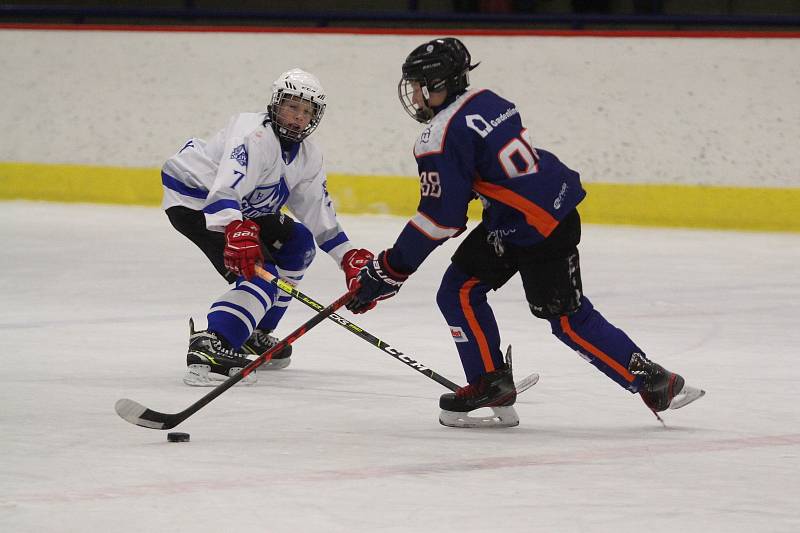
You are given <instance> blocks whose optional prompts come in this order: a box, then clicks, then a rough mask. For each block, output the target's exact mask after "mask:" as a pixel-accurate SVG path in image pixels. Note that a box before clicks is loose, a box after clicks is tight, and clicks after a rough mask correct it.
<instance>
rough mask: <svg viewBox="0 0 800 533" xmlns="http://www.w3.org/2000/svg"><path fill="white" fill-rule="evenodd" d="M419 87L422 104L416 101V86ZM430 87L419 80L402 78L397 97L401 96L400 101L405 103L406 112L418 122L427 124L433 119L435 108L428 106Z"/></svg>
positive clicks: (398, 85)
mask: <svg viewBox="0 0 800 533" xmlns="http://www.w3.org/2000/svg"><path fill="white" fill-rule="evenodd" d="M415 86H417V87H419V89H418V90H419V91H420V94H421V96H422V104H421V105H417V104H416V103H415V102H414V87H415ZM430 96H431V95H430V93H429V92H428V87H427V86H425V85H421V84H420V82H419V81H416V80H409V79H406V78H400V82H399V83H398V84H397V97H398V98H400V103H401V104H402V105H403V109H405V111H406V113H408V114H409V116H410V117H411V118H413V119H414V120H416V121H417V122H421V123H423V124H427V123H428V122H430V121H431V120H432V119H433V115H434V113H433V109H431V108H430V107H429V106H428V98H430Z"/></svg>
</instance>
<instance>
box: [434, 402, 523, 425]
mask: <svg viewBox="0 0 800 533" xmlns="http://www.w3.org/2000/svg"><path fill="white" fill-rule="evenodd" d="M489 409H491V410H492V416H470V415H469V413H461V412H456V411H445V410H444V409H442V412H441V413H439V423H440V424H441V425H443V426H447V427H451V428H510V427H514V426H518V425H519V416H518V415H517V411H516V410H515V409H514V407H513V406H507V407H490V408H489ZM476 411H480V409H476ZM471 412H475V411H471Z"/></svg>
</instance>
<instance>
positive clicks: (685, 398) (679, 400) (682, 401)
mask: <svg viewBox="0 0 800 533" xmlns="http://www.w3.org/2000/svg"><path fill="white" fill-rule="evenodd" d="M705 394H706V391H704V390H703V389H696V388H694V387H690V386H688V385H684V386H683V389H681V392H679V393H678V394H677V395H676V396H675V397H674V398H673V399H672V401H671V402H670V403H669V408H670V409H680V408H681V407H685V406H687V405H689V404H690V403H692V402H693V401H695V400H699V399H700V398H702V397H703V396H705Z"/></svg>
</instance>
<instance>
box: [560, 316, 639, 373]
mask: <svg viewBox="0 0 800 533" xmlns="http://www.w3.org/2000/svg"><path fill="white" fill-rule="evenodd" d="M561 329H563V330H564V333H566V334H567V335H568V336H569V338H570V339H572V342H574V343H575V344H577V345H578V346H580V347H581V348H583V349H584V350H586V351H587V352H589V353H590V354H592V355H594V356H595V357H597V358H598V359H600V360H601V361H603V362H604V363H605V364H607V365H608V366H609V367H611V368H613V369H614V371H616V372H617V374H619V375H620V376H622V377H623V378H625V380H626V381H628V382H629V383H630V382H632V381H633V380H634V379H636V376H634V375H633V374H631V373H630V371H629V370H628V369H627V368H625V367H624V366H622V365H621V364H619V363H618V362H616V361H615V360H614V359H612V358H611V357H610V356H609V355H607V354H606V353H604V352H603V351H602V350H600V349H599V348H598V347H597V346H595V345H594V344H592V343H590V342H589V341H587V340H586V339H584V338H583V337H581V336H580V335H578V334H577V333H575V331H574V330H573V329H572V327H571V326H570V325H569V319H568V318H567V317H566V316H562V317H561Z"/></svg>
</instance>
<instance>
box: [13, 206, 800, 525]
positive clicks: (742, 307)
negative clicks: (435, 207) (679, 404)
mask: <svg viewBox="0 0 800 533" xmlns="http://www.w3.org/2000/svg"><path fill="white" fill-rule="evenodd" d="M342 220H343V223H344V224H345V227H346V229H347V231H348V233H349V234H350V236H351V239H352V240H353V241H354V242H355V243H357V244H358V245H363V246H368V247H370V248H373V249H375V250H378V249H381V248H384V247H386V246H389V245H391V244H392V242H393V241H394V238H395V236H396V234H397V233H398V232H399V230H400V229H401V228H402V226H403V224H404V223H405V220H404V219H400V218H392V217H351V216H343V217H342ZM0 242H2V246H0V273H1V274H0V294H2V306H0V356H1V357H2V361H3V369H2V375H3V378H2V382H0V531H3V532H45V531H46V532H106V531H109V532H115V533H125V532H145V531H147V532H150V531H155V532H167V531H181V532H183V531H185V532H191V533H199V532H223V531H224V532H242V531H247V532H249V531H267V532H292V533H304V532H348V533H349V532H376V531H381V532H385V531H389V532H412V531H413V532H434V533H439V532H459V533H466V532H476V533H477V532H481V533H483V532H489V531H498V532H504V533H510V532H531V531H542V532H559V533H562V532H612V533H620V532H627V531H640V532H641V531H646V532H648V533H650V532H668V533H675V532H701V531H702V532H731V531H744V532H797V531H800V502H799V500H800V408H799V407H798V402H800V396H799V395H798V390H800V385H799V384H800V365H798V356H800V353H799V348H798V347H800V275H798V272H799V271H800V268H799V267H798V264H800V235H797V234H768V233H733V232H720V231H692V230H675V229H641V228H623V227H607V226H592V225H587V226H585V227H584V242H583V243H582V245H581V254H582V258H581V262H582V269H583V280H584V289H585V292H586V294H587V296H588V297H589V298H590V299H591V300H592V301H593V303H594V304H595V306H596V307H597V308H598V309H599V310H600V311H601V312H602V313H603V314H604V315H605V316H606V318H608V319H609V320H610V321H611V322H612V323H614V324H615V325H617V326H619V327H621V328H622V329H624V330H625V331H626V332H627V333H628V334H629V335H630V336H631V337H632V338H633V339H634V340H635V341H636V342H637V343H638V344H639V345H640V346H641V347H642V348H644V349H645V350H646V352H647V353H648V355H649V356H650V357H651V358H653V359H655V360H656V361H657V362H659V363H661V364H662V365H664V366H666V367H667V368H669V369H672V370H675V371H678V372H680V373H681V374H683V375H684V376H685V377H686V378H687V381H688V382H689V383H691V384H693V385H696V386H702V387H703V388H705V389H706V390H707V391H708V394H707V395H706V397H705V398H703V399H701V400H700V401H698V402H696V403H694V404H692V405H690V406H688V407H686V408H685V409H682V410H678V411H670V412H667V413H666V414H665V416H664V418H665V421H666V424H667V427H666V428H664V427H662V426H661V424H659V423H658V421H657V420H656V419H655V418H654V417H653V415H652V414H651V413H650V412H649V411H648V410H647V409H646V408H645V406H644V404H643V403H642V402H641V400H640V399H639V398H638V397H636V396H632V395H630V394H629V393H627V392H625V391H624V390H622V389H621V388H620V387H619V386H617V385H616V384H614V383H613V382H611V381H610V380H609V379H607V378H606V377H605V376H603V375H602V374H601V373H600V372H598V371H597V370H595V369H594V368H593V367H591V366H590V365H588V364H587V363H586V362H584V361H583V360H582V359H581V358H580V357H578V356H577V354H575V353H574V352H572V351H571V350H569V349H568V348H567V347H566V346H564V345H563V344H561V343H560V342H559V341H558V340H557V339H556V338H555V337H553V336H552V335H551V334H550V331H549V326H548V324H547V323H546V322H544V321H542V320H538V319H535V318H534V317H533V316H532V315H531V314H530V313H529V312H528V309H527V306H526V304H525V301H524V297H523V295H522V292H521V285H520V283H519V280H518V278H516V279H514V280H512V282H510V283H509V284H508V285H507V286H506V287H504V288H503V289H502V290H501V291H500V292H499V293H494V294H491V295H490V302H491V303H492V304H493V307H494V310H495V314H496V315H497V317H498V320H499V322H500V326H501V334H502V336H503V345H504V346H505V345H506V344H508V343H511V344H512V345H513V346H514V354H515V356H516V357H515V368H516V375H517V377H518V378H520V377H522V376H524V375H526V374H529V373H531V372H539V373H540V374H541V381H540V382H539V384H538V385H536V386H535V387H534V388H533V389H531V390H529V391H528V392H526V393H525V394H523V395H521V396H520V397H519V400H518V403H517V411H518V413H519V415H520V419H521V423H520V425H519V427H516V428H509V429H501V430H461V429H452V428H445V427H442V426H440V425H439V424H438V422H437V415H438V405H437V401H438V397H439V395H440V394H441V393H443V392H446V389H444V388H443V387H442V386H440V385H439V384H438V383H436V382H434V381H432V380H430V379H428V378H426V377H425V376H423V375H421V374H418V373H417V372H414V371H413V370H411V369H410V368H408V367H406V366H405V365H403V364H401V363H399V362H398V361H396V360H394V359H393V358H391V357H390V356H388V355H386V354H384V353H383V352H381V351H379V350H378V349H376V348H374V347H373V346H371V345H370V344H368V343H366V342H364V341H363V340H361V339H359V338H358V337H356V336H355V335H353V334H352V333H349V332H348V331H346V330H345V329H343V328H341V327H339V326H337V325H336V324H334V323H332V322H330V321H325V322H323V323H322V324H320V325H319V326H318V327H317V328H315V329H313V330H311V331H310V332H309V333H308V334H307V335H305V336H304V337H302V338H301V339H299V340H298V341H297V344H296V345H295V355H294V356H293V358H292V361H293V362H292V365H291V366H290V367H289V368H288V369H286V370H284V371H280V372H274V373H266V372H262V373H260V374H259V376H260V380H259V382H258V384H256V385H255V386H252V387H246V386H239V385H237V386H236V387H234V388H232V389H231V390H229V391H227V392H226V393H224V394H223V395H222V396H220V397H219V398H217V399H216V400H214V401H213V402H212V403H210V404H209V405H208V406H206V407H205V408H204V409H202V410H201V411H199V412H198V413H197V414H195V415H194V416H192V417H191V418H189V419H188V420H187V421H186V422H184V423H183V424H181V425H180V426H179V427H178V428H177V430H179V431H185V432H188V433H191V442H189V443H181V444H178V443H168V442H167V440H166V434H165V432H162V431H157V430H150V429H145V428H141V427H137V426H133V425H130V424H128V423H127V422H125V421H123V420H122V419H120V418H119V417H118V416H117V415H116V413H115V412H114V402H116V400H117V399H119V398H131V399H134V400H137V401H139V402H141V403H142V404H144V405H146V406H148V407H151V408H153V409H155V410H159V411H163V412H177V411H180V410H182V409H184V408H185V407H187V406H188V405H190V404H191V403H193V402H194V401H195V400H197V399H198V398H200V397H201V396H202V395H204V394H206V393H207V392H208V390H209V389H196V388H189V387H187V386H185V385H183V383H182V382H181V377H182V375H183V372H184V368H185V353H186V345H187V321H188V318H189V317H190V316H194V317H195V318H196V319H199V322H200V325H201V326H204V325H205V313H206V307H207V305H208V304H209V303H210V302H211V301H212V299H213V298H215V297H216V296H218V295H219V294H221V293H222V292H223V291H224V290H225V288H226V285H225V284H224V282H223V281H222V279H221V278H219V276H218V275H217V274H216V273H215V272H214V271H213V269H212V268H211V266H210V265H209V264H207V262H206V260H205V258H204V257H203V256H202V255H201V254H200V252H199V251H198V250H196V249H195V248H194V247H193V246H192V245H191V244H190V243H189V242H188V241H187V240H185V239H184V238H183V237H181V236H180V235H178V234H177V232H175V231H174V230H172V228H171V227H170V226H169V224H168V222H167V220H166V217H165V216H164V215H163V213H162V212H161V211H160V210H159V209H155V208H128V207H108V206H83V205H60V204H46V203H27V202H5V203H0ZM456 244H457V242H451V243H448V244H447V245H446V246H445V247H444V249H440V250H437V251H436V252H435V253H434V255H432V256H431V258H429V260H428V262H427V263H426V264H425V265H424V266H423V268H422V269H420V271H419V272H418V273H417V274H416V275H414V276H413V277H412V278H411V279H410V280H409V281H408V282H407V283H406V284H405V285H404V287H403V289H402V290H401V292H400V294H399V295H398V296H397V297H396V298H394V299H392V300H389V301H387V302H383V303H382V304H380V305H379V306H378V308H377V309H376V310H375V311H373V312H371V313H369V314H367V315H359V316H353V315H351V314H350V313H348V312H347V311H343V312H342V314H343V316H346V317H347V318H350V319H352V320H353V321H354V322H355V323H356V324H358V325H360V326H362V327H363V328H365V329H367V330H368V331H369V332H370V333H372V334H374V335H375V336H377V337H379V338H380V339H382V340H384V341H386V342H388V343H389V344H391V345H393V346H394V347H396V348H397V349H399V350H401V351H403V352H405V353H406V354H408V355H411V356H412V357H414V358H416V359H418V360H419V361H421V362H423V363H425V364H426V365H427V366H429V367H431V368H433V369H434V370H435V371H436V372H438V373H440V374H442V375H444V376H447V377H448V378H449V379H451V380H453V381H456V382H458V383H462V382H463V379H464V378H463V374H462V371H461V366H460V364H459V362H458V357H457V354H456V351H455V348H454V346H453V344H452V341H451V340H450V338H449V331H448V330H447V328H446V326H445V324H444V321H443V319H442V318H441V317H440V315H439V312H438V309H437V308H436V304H435V301H434V296H435V291H436V288H437V287H438V281H439V279H440V276H441V274H442V272H443V271H444V268H445V265H446V264H447V263H448V261H449V257H450V254H451V253H452V250H453V249H454V247H455V245H456ZM300 290H301V291H303V292H304V293H306V294H308V295H309V296H311V297H312V298H314V299H316V300H317V301H319V302H321V303H325V304H327V303H329V302H330V301H332V300H334V299H335V298H336V297H338V296H340V295H341V294H342V293H343V292H344V283H343V277H342V274H341V272H340V271H339V270H338V269H337V268H336V267H335V265H334V263H333V262H332V261H331V260H330V258H329V257H328V256H327V255H326V254H324V253H322V252H319V255H318V256H317V260H316V261H315V263H314V265H313V266H312V268H311V270H310V272H309V274H308V276H307V277H306V280H305V281H304V283H303V285H301V287H300ZM311 316H312V311H311V310H310V309H309V308H307V307H305V306H303V305H302V304H301V303H300V302H293V303H292V306H291V308H290V309H289V312H288V313H287V316H286V318H285V320H284V322H283V323H282V324H281V326H280V328H279V330H278V333H281V334H286V333H288V332H290V331H291V330H292V329H294V328H295V327H296V326H298V325H299V324H300V323H302V322H304V321H305V320H307V319H308V318H310V317H311Z"/></svg>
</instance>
